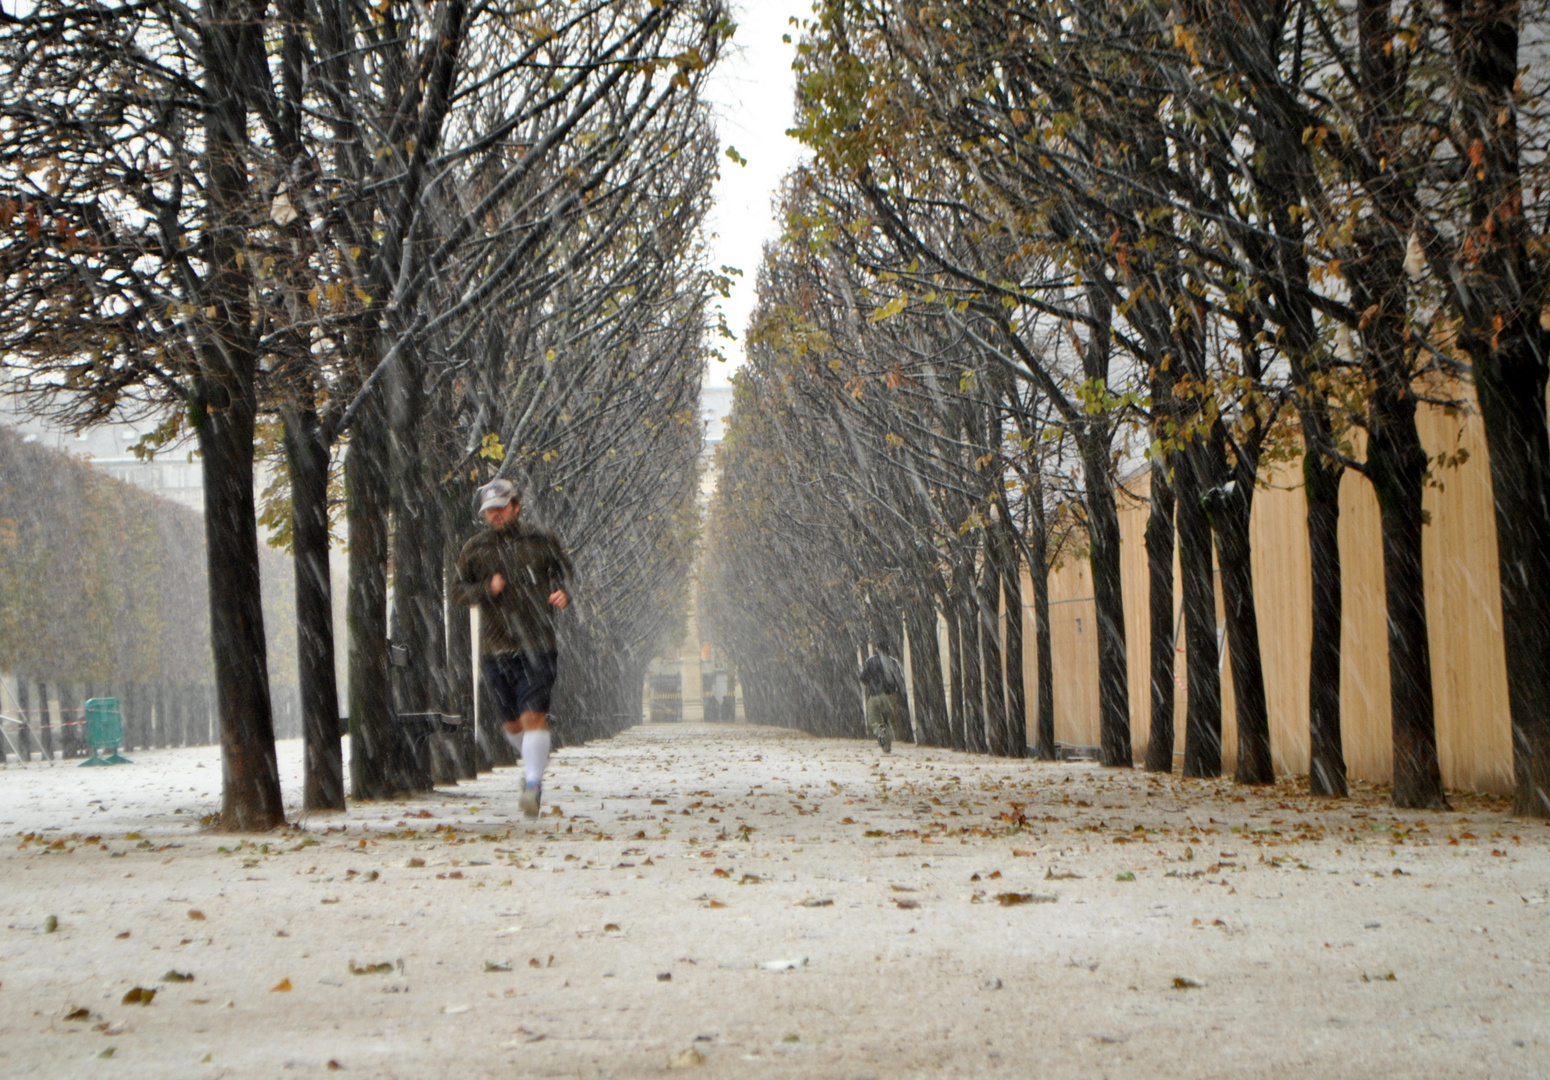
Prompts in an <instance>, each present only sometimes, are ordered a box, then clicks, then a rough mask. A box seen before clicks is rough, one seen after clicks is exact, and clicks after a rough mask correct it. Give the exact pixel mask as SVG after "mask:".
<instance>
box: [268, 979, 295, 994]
mask: <svg viewBox="0 0 1550 1080" xmlns="http://www.w3.org/2000/svg"><path fill="white" fill-rule="evenodd" d="M269 992H270V993H271V994H289V993H290V992H291V980H290V978H289V977H288V976H287V977H286V978H284V979H281V980H280V981H279V982H277V983H275V984H274V985H273V986H271V987H270V988H269Z"/></svg>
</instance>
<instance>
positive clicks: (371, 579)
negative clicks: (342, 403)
mask: <svg viewBox="0 0 1550 1080" xmlns="http://www.w3.org/2000/svg"><path fill="white" fill-rule="evenodd" d="M383 425H384V421H383V416H382V407H381V404H380V402H379V401H377V400H368V401H367V403H366V404H365V405H363V406H362V408H361V410H360V412H359V414H357V417H356V421H355V426H354V429H353V432H352V437H351V440H350V447H349V452H348V453H347V454H346V456H345V499H346V511H345V512H346V516H347V517H348V519H349V524H350V556H349V596H348V597H347V599H346V604H345V616H346V620H347V623H348V625H349V631H350V654H349V665H350V788H351V791H352V793H353V794H354V796H355V798H357V799H387V798H391V797H393V796H394V795H398V794H402V793H404V792H407V791H408V790H409V788H408V787H407V786H406V785H405V783H404V778H403V775H402V767H401V765H400V759H401V758H402V757H403V756H404V755H405V754H406V753H407V748H406V747H405V746H404V738H403V733H402V731H401V730H400V728H399V725H398V724H397V722H396V719H397V718H396V717H395V715H394V709H393V701H392V693H391V678H392V673H391V669H390V664H389V661H388V638H387V562H388V485H387V477H386V475H385V470H384V464H385V462H386V458H387V437H386V432H385V431H384V428H383Z"/></svg>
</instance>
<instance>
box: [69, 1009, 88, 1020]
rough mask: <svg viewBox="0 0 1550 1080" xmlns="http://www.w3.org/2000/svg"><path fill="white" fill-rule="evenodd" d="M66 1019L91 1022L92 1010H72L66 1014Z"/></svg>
mask: <svg viewBox="0 0 1550 1080" xmlns="http://www.w3.org/2000/svg"><path fill="white" fill-rule="evenodd" d="M65 1019H66V1020H90V1019H91V1010H89V1009H71V1010H70V1011H69V1012H67V1013H65Z"/></svg>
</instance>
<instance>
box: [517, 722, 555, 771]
mask: <svg viewBox="0 0 1550 1080" xmlns="http://www.w3.org/2000/svg"><path fill="white" fill-rule="evenodd" d="M548 764H549V732H548V730H547V729H545V730H541V731H525V732H523V733H522V771H523V773H524V775H525V776H526V777H527V782H528V783H529V784H536V783H538V782H539V781H540V780H542V779H543V778H544V767H545V766H547V765H548Z"/></svg>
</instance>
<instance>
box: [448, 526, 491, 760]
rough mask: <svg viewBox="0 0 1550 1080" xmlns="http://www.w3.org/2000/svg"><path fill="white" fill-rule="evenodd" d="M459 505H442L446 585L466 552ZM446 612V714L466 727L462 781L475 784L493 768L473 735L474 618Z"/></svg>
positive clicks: (458, 609)
mask: <svg viewBox="0 0 1550 1080" xmlns="http://www.w3.org/2000/svg"><path fill="white" fill-rule="evenodd" d="M460 505H462V504H461V501H460V500H459V499H458V498H457V497H456V496H453V497H451V498H449V499H447V500H444V502H443V506H444V510H445V513H446V518H445V522H444V530H443V531H444V535H445V537H446V543H445V546H444V548H443V551H442V571H443V574H444V575H445V580H447V581H451V580H452V579H453V578H454V577H456V575H457V557H458V555H459V553H460V552H461V551H462V549H463V541H464V539H465V537H464V532H465V531H466V530H460V529H459V528H458V523H459V521H460V520H461V519H462V518H466V517H467V514H466V512H465V513H463V514H459V513H458V507H459V506H460ZM444 595H445V593H444ZM446 612H447V628H446V641H447V669H446V681H447V695H446V701H447V711H448V712H450V713H452V714H453V715H454V716H459V717H461V718H462V721H463V723H462V726H461V727H459V728H458V731H457V736H456V741H457V744H458V754H459V759H460V760H459V763H460V764H461V765H462V766H463V774H462V776H463V779H465V780H473V779H475V778H477V777H478V775H479V769H480V768H481V767H482V768H485V769H488V768H489V767H490V766H489V764H488V762H487V761H481V754H480V750H479V744H478V739H476V738H475V731H474V670H473V663H474V639H473V617H472V613H471V612H470V611H469V609H468V608H466V607H463V606H462V605H461V604H450V603H449V604H447V605H446Z"/></svg>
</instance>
